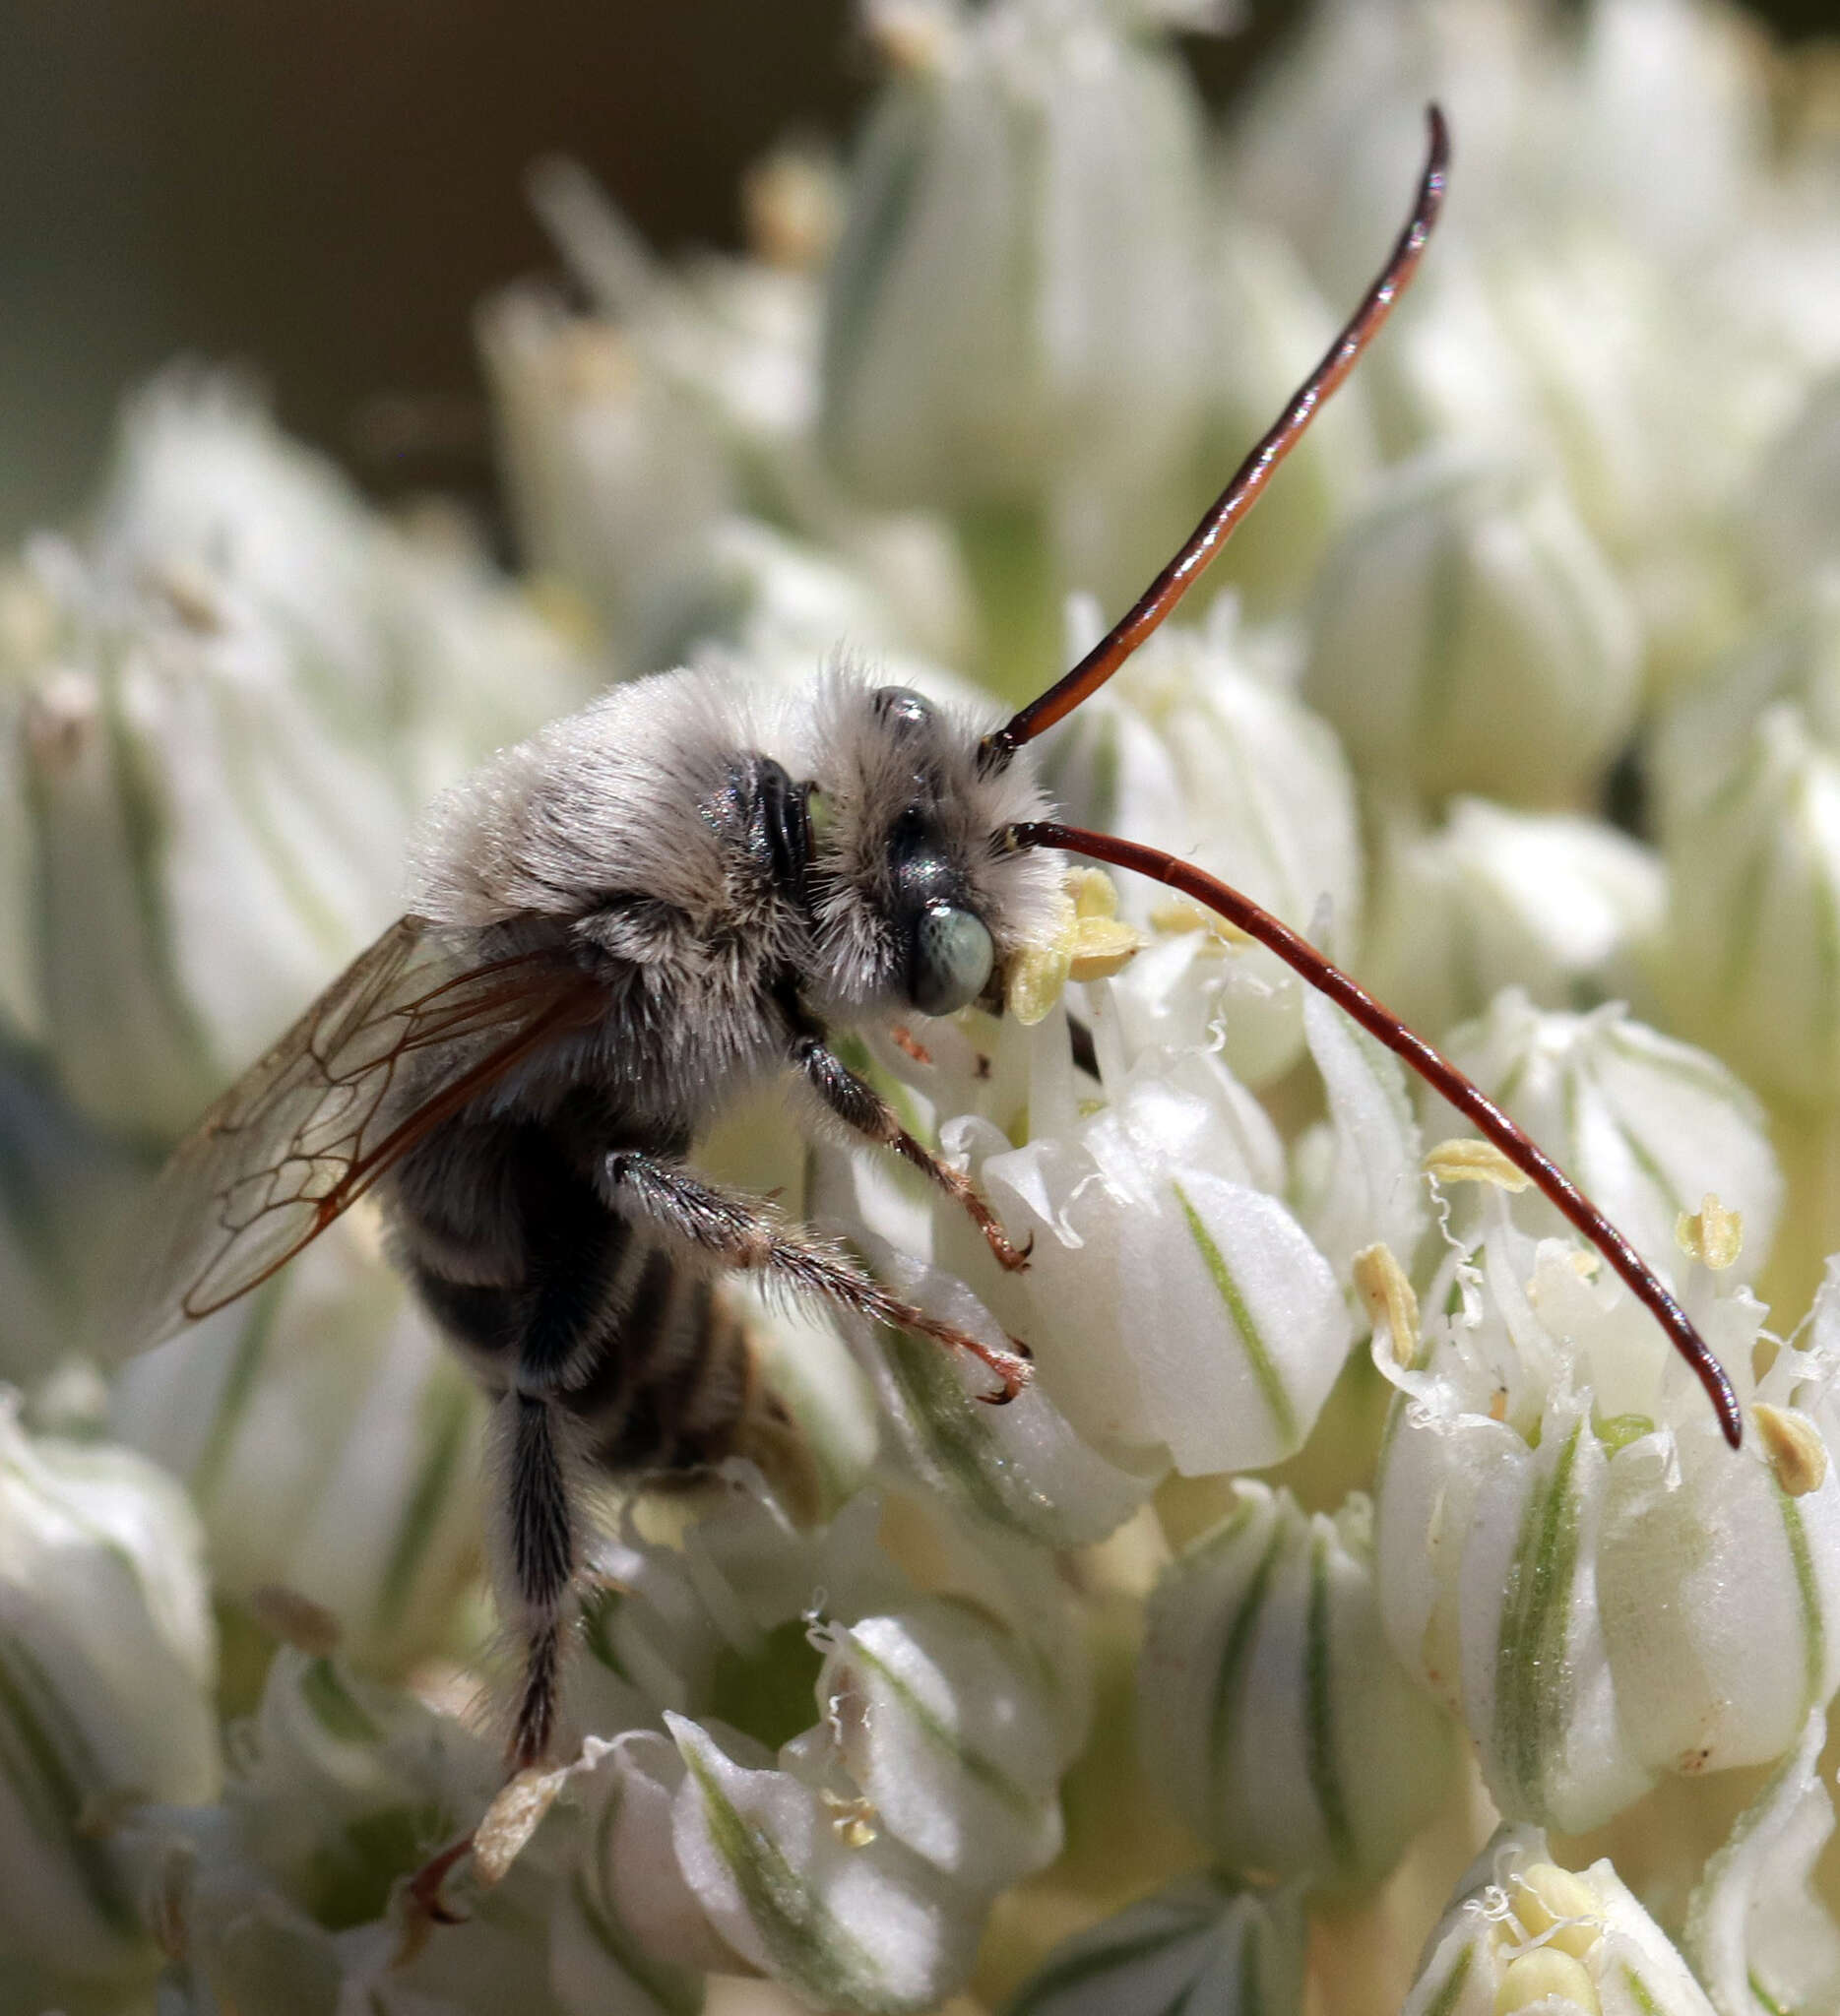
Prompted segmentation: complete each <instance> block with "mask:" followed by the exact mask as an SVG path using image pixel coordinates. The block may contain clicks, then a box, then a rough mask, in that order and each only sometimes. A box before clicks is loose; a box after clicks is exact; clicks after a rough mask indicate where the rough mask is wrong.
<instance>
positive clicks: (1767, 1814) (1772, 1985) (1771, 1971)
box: [1681, 1713, 1840, 2010]
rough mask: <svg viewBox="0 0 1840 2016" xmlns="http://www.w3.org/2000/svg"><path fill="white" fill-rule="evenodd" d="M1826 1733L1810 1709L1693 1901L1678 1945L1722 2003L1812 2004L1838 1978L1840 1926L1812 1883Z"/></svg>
mask: <svg viewBox="0 0 1840 2016" xmlns="http://www.w3.org/2000/svg"><path fill="white" fill-rule="evenodd" d="M1826 1733H1827V1725H1826V1718H1825V1717H1824V1716H1822V1715H1820V1714H1818V1713H1817V1714H1814V1715H1810V1716H1809V1717H1808V1726H1807V1728H1806V1729H1805V1730H1804V1731H1803V1733H1802V1739H1801V1741H1800V1742H1799V1743H1797V1745H1796V1747H1795V1749H1794V1750H1793V1751H1791V1752H1790V1754H1789V1755H1788V1756H1787V1757H1785V1758H1784V1759H1783V1761H1782V1763H1781V1764H1780V1765H1779V1766H1778V1767H1777V1769H1776V1770H1775V1771H1774V1772H1773V1773H1772V1774H1771V1775H1770V1779H1769V1782H1768V1783H1767V1784H1766V1785H1765V1786H1764V1787H1763V1789H1762V1791H1761V1792H1759V1793H1758V1794H1757V1796H1756V1797H1755V1798H1754V1799H1753V1800H1752V1801H1751V1802H1750V1804H1749V1805H1748V1806H1747V1807H1746V1808H1745V1811H1744V1812H1743V1813H1741V1814H1740V1815H1739V1817H1738V1819H1737V1821H1736V1822H1735V1823H1734V1824H1733V1827H1732V1831H1731V1834H1730V1836H1729V1837H1728V1838H1727V1840H1726V1842H1725V1845H1724V1846H1723V1847H1722V1848H1721V1849H1719V1850H1718V1852H1717V1853H1716V1854H1715V1855H1713V1856H1712V1858H1711V1859H1710V1860H1708V1862H1707V1863H1706V1867H1705V1873H1704V1875H1703V1876H1702V1877H1701V1878H1700V1881H1699V1884H1698V1886H1697V1887H1696V1888H1695V1890H1694V1892H1693V1895H1692V1897H1691V1899H1690V1900H1689V1902H1688V1904H1687V1909H1686V1928H1685V1931H1684V1933H1683V1935H1682V1937H1681V1947H1682V1949H1683V1950H1684V1951H1685V1953H1686V1954H1687V1956H1688V1958H1689V1959H1690V1960H1691V1961H1692V1963H1693V1967H1694V1970H1695V1972H1696V1973H1697V1974H1698V1976H1699V1978H1700V1980H1701V1981H1703V1982H1704V1983H1705V1984H1706V1986H1707V1988H1708V1989H1709V1991H1710V1993H1711V1995H1712V1999H1713V2001H1714V2003H1715V2004H1716V2005H1717V2007H1718V2008H1720V2009H1721V2010H1726V2009H1743V2008H1745V2006H1746V2005H1747V2004H1751V2003H1756V2004H1761V2006H1763V2007H1765V2008H1768V2007H1770V2006H1772V2005H1773V2006H1774V2007H1776V2008H1779V2009H1794V2008H1804V2007H1808V2006H1810V2005H1813V2004H1816V2003H1818V2002H1819V2001H1821V2000H1823V1999H1824V1998H1825V1997H1826V1996H1827V1994H1828V1993H1829V1992H1830V1991H1831V1987H1832V1984H1833V1983H1834V1981H1835V1980H1836V1979H1840V1924H1836V1922H1835V1921H1834V1916H1833V1913H1832V1911H1831V1909H1830V1908H1829V1907H1828V1905H1827V1904H1826V1903H1825V1902H1824V1901H1822V1899H1821V1898H1820V1897H1819V1896H1818V1894H1817V1893H1816V1892H1815V1890H1814V1888H1813V1878H1814V1863H1815V1859H1816V1857H1817V1856H1819V1854H1820V1852H1821V1850H1822V1849H1823V1848H1824V1847H1825V1845H1826V1843H1827V1840H1828V1837H1829V1836H1830V1835H1831V1834H1832V1833H1833V1827H1834V1810H1833V1800H1832V1798H1831V1796H1829V1793H1828V1789H1827V1787H1826V1785H1825V1784H1824V1783H1823V1782H1822V1779H1821V1775H1820V1771H1819V1769H1818V1761H1819V1758H1820V1752H1821V1743H1822V1740H1823V1739H1824V1737H1825V1735H1826Z"/></svg>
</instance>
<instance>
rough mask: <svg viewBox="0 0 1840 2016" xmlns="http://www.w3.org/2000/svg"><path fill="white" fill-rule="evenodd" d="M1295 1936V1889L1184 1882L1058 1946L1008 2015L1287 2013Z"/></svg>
mask: <svg viewBox="0 0 1840 2016" xmlns="http://www.w3.org/2000/svg"><path fill="white" fill-rule="evenodd" d="M1304 1940H1305V1928H1304V1922H1303V1913H1302V1909H1301V1905H1300V1903H1299V1901H1298V1897H1297V1893H1296V1892H1295V1891H1294V1890H1273V1891H1260V1890H1252V1889H1246V1890H1240V1889H1236V1888H1234V1887H1233V1886H1232V1885H1230V1884H1227V1883H1223V1882H1220V1881H1217V1880H1216V1879H1214V1878H1212V1877H1206V1876H1197V1877H1192V1878H1190V1879H1188V1880H1186V1881H1184V1882H1179V1883H1175V1884H1172V1885H1171V1886H1170V1887H1169V1888H1168V1889H1165V1890H1161V1891H1158V1892H1157V1894H1156V1895H1155V1896H1153V1897H1147V1898H1145V1899H1144V1900H1143V1901H1142V1902H1141V1903H1138V1904H1133V1905H1131V1906H1130V1907H1129V1908H1128V1909H1126V1910H1124V1911H1121V1912H1119V1913H1118V1914H1117V1915H1116V1916H1115V1917H1113V1918H1109V1919H1107V1920H1105V1921H1104V1922H1102V1923H1100V1924H1097V1925H1095V1926H1093V1927H1092V1928H1091V1930H1089V1931H1085V1932H1081V1933H1079V1934H1077V1935H1076V1936H1075V1937H1073V1938H1071V1939H1068V1940H1066V1941H1065V1942H1064V1943H1063V1944H1061V1945H1060V1946H1057V1947H1056V1948H1055V1949H1054V1951H1053V1953H1052V1954H1051V1955H1050V1956H1049V1957H1048V1959H1047V1963H1046V1964H1045V1965H1044V1966H1043V1967H1042V1968H1041V1969H1040V1971H1039V1972H1038V1973H1036V1974H1035V1975H1033V1976H1032V1977H1031V1978H1030V1980H1029V1981H1028V1982H1026V1983H1025V1984H1024V1985H1023V1987H1022V1988H1021V1989H1020V1991H1019V1992H1018V1993H1017V1995H1016V1998H1015V1999H1014V2000H1013V2001H1012V2002H1010V2003H1008V2004H1007V2005H1006V2006H1007V2009H1008V2016H1179V2012H1180V2011H1183V2010H1197V2011H1198V2010H1203V2009H1205V2010H1207V2011H1208V2012H1209V2016H1255V2012H1258V2016H1295V2012H1297V2011H1300V2010H1301V2008H1302V2007H1303V1949H1304Z"/></svg>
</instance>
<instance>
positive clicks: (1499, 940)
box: [1361, 798, 1667, 1035]
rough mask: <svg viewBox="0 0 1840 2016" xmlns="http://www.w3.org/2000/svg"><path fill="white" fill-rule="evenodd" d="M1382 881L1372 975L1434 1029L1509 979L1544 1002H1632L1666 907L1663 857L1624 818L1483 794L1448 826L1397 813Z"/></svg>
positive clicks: (1401, 1011) (1453, 809)
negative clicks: (1616, 821)
mask: <svg viewBox="0 0 1840 2016" xmlns="http://www.w3.org/2000/svg"><path fill="white" fill-rule="evenodd" d="M1374 885H1375V886H1374V894H1373V900H1372V906H1371V910H1370V913H1369V916H1368V921H1367V930H1366V934H1365V936H1364V939H1363V945H1362V956H1361V977H1362V979H1363V981H1364V983H1365V984H1367V985H1369V986H1370V987H1371V988H1372V989H1373V991H1374V993H1375V994H1376V995H1377V996H1378V997H1379V998H1380V999H1381V1000H1382V1001H1384V1002H1385V1003H1386V1005H1387V1006H1388V1007H1389V1008H1391V1009H1392V1010H1393V1011H1394V1012H1395V1013H1396V1014H1398V1015H1400V1016H1402V1017H1403V1018H1404V1019H1405V1021H1406V1022H1408V1023H1409V1024H1411V1025H1412V1027H1414V1028H1415V1029H1422V1030H1426V1031H1428V1032H1430V1033H1431V1034H1433V1035H1437V1034H1441V1033H1442V1032H1443V1031H1445V1030H1449V1029H1453V1028H1454V1027H1455V1026H1456V1025H1457V1024H1458V1023H1459V1022H1462V1021H1465V1020H1467V1019H1468V1018H1469V1017H1471V1016H1474V1015H1480V1014H1482V1013H1483V1011H1484V1010H1485V1009H1486V1008H1487V1007H1488V1006H1489V1004H1490V1002H1491V1001H1492V1000H1493V999H1494V998H1495V996H1496V995H1497V994H1498V993H1500V991H1501V990H1502V989H1503V988H1504V987H1516V988H1519V989H1520V990H1521V991H1523V992H1524V993H1525V994H1526V995H1527V996H1528V997H1529V998H1530V999H1532V1000H1533V1001H1536V1002H1537V1003H1538V1004H1539V1005H1540V1006H1541V1007H1543V1008H1588V1007H1595V1006H1596V1005H1597V1004H1598V1003H1599V1002H1600V1001H1605V1000H1626V999H1628V998H1629V997H1630V995H1631V994H1632V993H1636V992H1638V991H1640V990H1642V989H1643V988H1644V987H1645V985H1646V982H1645V980H1644V977H1643V975H1642V974H1641V972H1640V971H1639V969H1638V965H1637V961H1638V957H1639V954H1640V952H1641V950H1642V949H1643V948H1644V947H1645V946H1646V945H1647V944H1648V943H1649V941H1650V940H1651V939H1652V938H1653V937H1654V936H1655V935H1656V934H1657V933H1658V931H1659V929H1660V926H1661V918H1662V913H1663V911H1664V910H1665V908H1666V905H1667V877H1666V875H1665V874H1664V872H1663V870H1662V866H1661V862H1660V860H1659V859H1658V858H1657V856H1656V855H1655V854H1654V853H1652V852H1651V851H1649V850H1648V849H1647V848H1644V847H1641V846H1639V845H1638V844H1637V843H1636V842H1634V841H1632V840H1630V839H1628V838H1627V837H1626V836H1625V835H1623V834H1621V833H1618V831H1617V830H1616V829H1615V828H1614V827H1611V826H1607V825H1605V824H1604V823H1603V822H1602V821H1601V820H1596V819H1583V818H1578V817H1575V816H1574V815H1572V814H1569V813H1536V812H1514V811H1509V810H1507V809H1506V808H1505V807H1503V806H1499V805H1494V804H1491V803H1490V802H1489V801H1487V800H1486V799H1483V798H1458V799H1456V800H1455V801H1454V802H1453V803H1452V804H1451V806H1450V811H1449V816H1448V817H1447V818H1446V819H1445V821H1444V823H1443V825H1442V826H1441V827H1438V828H1435V829H1427V828H1424V827H1422V826H1421V825H1420V824H1419V823H1418V822H1417V821H1416V820H1413V819H1409V818H1391V819H1384V820H1383V821H1382V823H1381V832H1380V846H1379V851H1378V858H1377V860H1376V862H1375V868H1374Z"/></svg>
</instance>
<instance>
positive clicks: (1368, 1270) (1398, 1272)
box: [1354, 1244, 1419, 1365]
mask: <svg viewBox="0 0 1840 2016" xmlns="http://www.w3.org/2000/svg"><path fill="white" fill-rule="evenodd" d="M1354 1272H1355V1292H1356V1293H1357V1294H1359V1295H1360V1296H1361V1305H1362V1307H1363V1308H1364V1309H1365V1310H1366V1312H1367V1320H1368V1321H1369V1322H1370V1323H1371V1324H1372V1325H1373V1327H1374V1328H1375V1329H1376V1330H1377V1329H1378V1328H1379V1327H1380V1325H1381V1324H1382V1323H1384V1324H1385V1325H1386V1334H1387V1336H1388V1338H1389V1339H1390V1341H1391V1343H1392V1347H1393V1356H1394V1358H1395V1359H1396V1360H1397V1361H1398V1362H1399V1363H1400V1364H1402V1365H1410V1364H1411V1363H1412V1362H1413V1360H1414V1359H1415V1358H1416V1357H1417V1356H1418V1355H1419V1298H1418V1296H1417V1295H1416V1294H1414V1293H1413V1292H1412V1284H1411V1282H1409V1281H1408V1280H1407V1279H1406V1271H1405V1269H1404V1268H1403V1267H1401V1266H1400V1264H1399V1262H1398V1261H1397V1260H1395V1259H1394V1258H1393V1253H1392V1248H1391V1247H1390V1246H1387V1245H1384V1244H1378V1245H1372V1246H1364V1247H1362V1249H1361V1251H1360V1252H1359V1253H1357V1254H1356V1255H1355V1261H1354Z"/></svg>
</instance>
